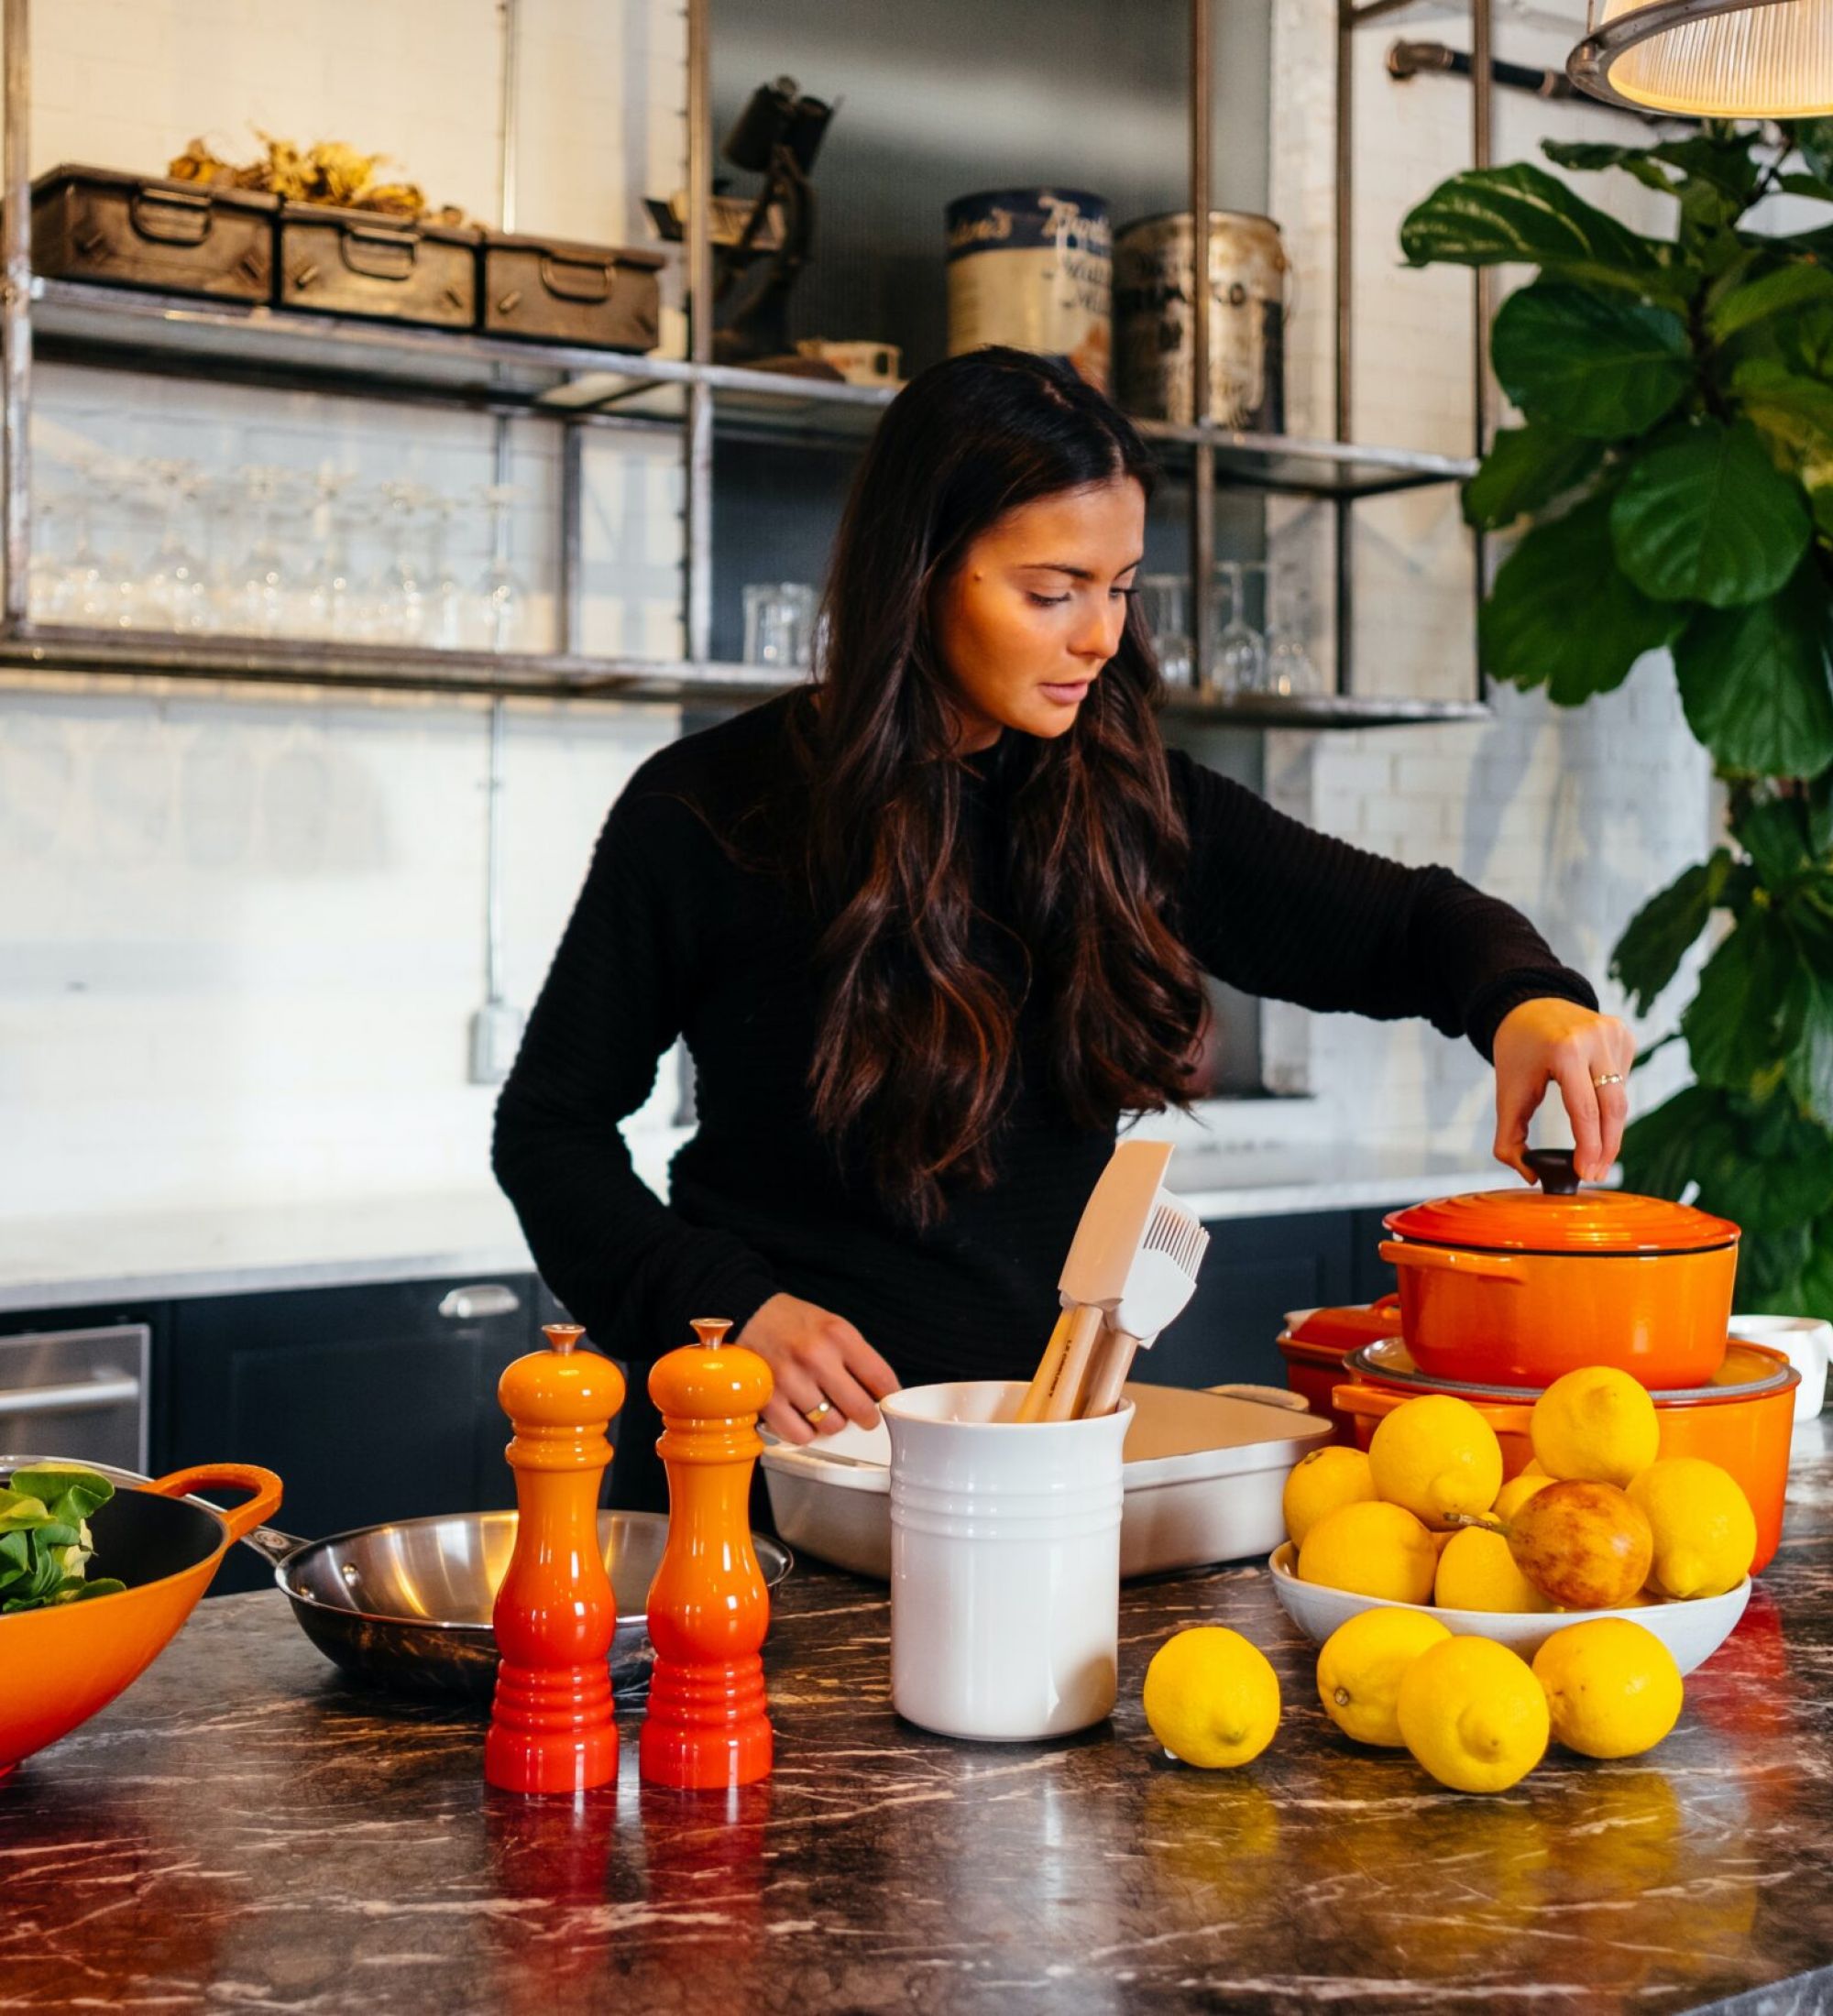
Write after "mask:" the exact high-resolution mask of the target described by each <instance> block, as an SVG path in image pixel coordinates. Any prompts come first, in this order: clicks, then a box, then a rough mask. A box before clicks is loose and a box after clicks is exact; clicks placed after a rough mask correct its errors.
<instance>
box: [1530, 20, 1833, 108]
mask: <svg viewBox="0 0 1833 2016" xmlns="http://www.w3.org/2000/svg"><path fill="white" fill-rule="evenodd" d="M1587 7H1588V14H1587V21H1586V26H1587V28H1588V30H1589V32H1588V33H1587V34H1586V38H1585V40H1584V41H1582V42H1581V43H1580V44H1579V45H1578V47H1577V48H1576V49H1574V50H1573V52H1572V55H1571V58H1570V59H1569V60H1568V61H1567V63H1566V66H1565V67H1566V74H1567V75H1568V76H1569V77H1570V78H1571V79H1572V81H1573V82H1574V83H1575V84H1576V85H1577V86H1578V88H1579V89H1580V90H1581V91H1584V92H1587V93H1589V94H1590V95H1591V96H1592V97H1594V98H1601V99H1603V100H1604V101H1605V102H1606V103H1607V104H1616V105H1626V106H1629V107H1630V109H1631V110H1633V111H1637V112H1666V113H1682V114H1686V115H1691V116H1693V117H1695V118H1707V119H1806V118H1813V117H1817V116H1818V115H1823V114H1828V113H1833V0H1587Z"/></svg>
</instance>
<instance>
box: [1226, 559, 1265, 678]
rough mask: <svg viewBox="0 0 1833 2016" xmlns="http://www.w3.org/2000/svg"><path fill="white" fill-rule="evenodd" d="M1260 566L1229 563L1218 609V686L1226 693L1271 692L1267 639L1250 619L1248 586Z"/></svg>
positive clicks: (1241, 561) (1232, 561) (1233, 561)
mask: <svg viewBox="0 0 1833 2016" xmlns="http://www.w3.org/2000/svg"><path fill="white" fill-rule="evenodd" d="M1256 565H1257V563H1255V562H1252V561H1245V560H1225V561H1224V562H1223V564H1221V566H1220V567H1219V568H1218V569H1217V570H1216V571H1217V573H1218V574H1220V575H1221V576H1222V580H1221V584H1220V586H1219V587H1218V589H1217V591H1216V592H1217V597H1218V599H1217V602H1216V606H1215V616H1216V622H1215V684H1216V685H1217V687H1218V688H1219V689H1220V690H1221V691H1222V692H1224V693H1264V692H1265V691H1266V690H1267V640H1266V639H1265V638H1264V637H1263V636H1262V635H1261V634H1260V632H1259V631H1258V630H1256V629H1255V628H1254V626H1253V624H1251V623H1250V622H1249V621H1248V620H1247V602H1246V588H1245V583H1246V576H1247V575H1248V573H1249V572H1250V571H1251V570H1252V569H1253V568H1254V567H1255V566H1256Z"/></svg>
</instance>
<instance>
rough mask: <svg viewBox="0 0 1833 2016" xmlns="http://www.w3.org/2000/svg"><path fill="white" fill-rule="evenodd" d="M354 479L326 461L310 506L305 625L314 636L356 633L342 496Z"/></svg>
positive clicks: (343, 637) (335, 636) (304, 599)
mask: <svg viewBox="0 0 1833 2016" xmlns="http://www.w3.org/2000/svg"><path fill="white" fill-rule="evenodd" d="M354 480H355V477H354V475H353V473H352V472H351V471H350V470H348V469H335V468H333V467H331V466H330V465H329V464H326V465H325V466H324V467H323V468H321V469H320V470H319V472H318V501H317V503H316V504H315V505H314V506H313V513H312V530H313V557H312V566H311V570H310V571H309V572H308V574H307V575H306V578H305V588H304V596H303V602H304V616H305V626H306V629H307V630H308V631H309V632H310V633H311V635H313V637H329V638H337V639H346V638H349V637H351V636H352V635H354V634H356V633H357V623H356V620H355V608H354V604H355V600H356V591H355V589H354V587H353V586H352V583H351V579H350V561H349V553H348V546H347V542H346V531H345V520H344V514H343V512H342V510H341V509H340V508H339V507H340V500H341V499H343V497H344V495H345V493H346V491H347V490H348V489H349V488H350V486H351V484H352V482H353V481H354Z"/></svg>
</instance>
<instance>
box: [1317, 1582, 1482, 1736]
mask: <svg viewBox="0 0 1833 2016" xmlns="http://www.w3.org/2000/svg"><path fill="white" fill-rule="evenodd" d="M1450 1636H1451V1633H1450V1631H1449V1630H1448V1629H1446V1627H1444V1626H1443V1624H1441V1623H1440V1622H1439V1621H1438V1619H1437V1618H1436V1617H1429V1616H1423V1615H1422V1614H1421V1612H1420V1611H1418V1610H1365V1611H1363V1612H1362V1614H1361V1615H1360V1616H1354V1617H1351V1618H1350V1619H1349V1621H1348V1622H1347V1623H1346V1624H1339V1625H1338V1626H1337V1627H1336V1629H1335V1630H1334V1631H1333V1632H1332V1633H1331V1634H1330V1636H1329V1637H1328V1638H1326V1639H1325V1640H1324V1641H1323V1651H1321V1652H1320V1653H1319V1654H1318V1699H1319V1700H1320V1701H1322V1702H1323V1712H1324V1713H1325V1715H1328V1716H1329V1717H1330V1719H1331V1720H1332V1721H1333V1722H1334V1723H1335V1725H1336V1726H1337V1727H1338V1728H1339V1729H1341V1730H1342V1731H1343V1733H1344V1735H1345V1736H1351V1737H1355V1738H1356V1741H1357V1742H1358V1743H1380V1744H1385V1745H1386V1746H1387V1747H1388V1748H1389V1749H1395V1750H1398V1749H1402V1748H1405V1742H1406V1739H1405V1738H1404V1737H1402V1736H1401V1734H1400V1725H1399V1722H1398V1721H1397V1720H1396V1719H1395V1715H1394V1707H1395V1702H1396V1700H1397V1698H1398V1696H1399V1692H1400V1676H1401V1674H1403V1673H1404V1672H1405V1671H1406V1670H1407V1668H1408V1667H1409V1666H1410V1665H1411V1664H1412V1663H1413V1661H1414V1660H1416V1659H1417V1658H1418V1657H1419V1656H1420V1654H1421V1652H1423V1651H1424V1650H1425V1649H1426V1648H1427V1647H1428V1646H1430V1645H1437V1644H1438V1643H1440V1641H1441V1640H1443V1639H1444V1638H1449V1637H1450Z"/></svg>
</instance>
